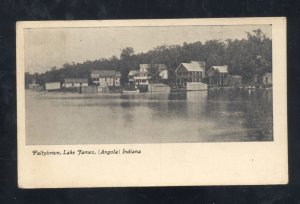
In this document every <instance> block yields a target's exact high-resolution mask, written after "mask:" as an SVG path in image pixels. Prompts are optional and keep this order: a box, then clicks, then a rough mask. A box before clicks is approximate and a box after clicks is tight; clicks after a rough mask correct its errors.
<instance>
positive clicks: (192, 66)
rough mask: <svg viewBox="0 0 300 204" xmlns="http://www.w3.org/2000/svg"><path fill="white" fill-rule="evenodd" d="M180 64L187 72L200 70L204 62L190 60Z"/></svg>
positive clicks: (203, 67) (203, 68)
mask: <svg viewBox="0 0 300 204" xmlns="http://www.w3.org/2000/svg"><path fill="white" fill-rule="evenodd" d="M180 65H182V66H184V67H185V68H186V69H187V70H188V71H189V72H201V71H204V70H205V62H201V61H191V62H190V63H181V64H180ZM180 65H179V66H178V68H179V67H180ZM178 68H177V69H178Z"/></svg>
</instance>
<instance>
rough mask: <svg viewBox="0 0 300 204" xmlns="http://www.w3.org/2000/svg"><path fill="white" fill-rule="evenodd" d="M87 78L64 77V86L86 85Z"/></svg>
mask: <svg viewBox="0 0 300 204" xmlns="http://www.w3.org/2000/svg"><path fill="white" fill-rule="evenodd" d="M88 83H89V80H88V78H66V79H65V82H64V84H63V86H64V87H66V88H69V87H82V86H88V85H89V84H88Z"/></svg>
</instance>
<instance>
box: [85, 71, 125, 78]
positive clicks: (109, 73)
mask: <svg viewBox="0 0 300 204" xmlns="http://www.w3.org/2000/svg"><path fill="white" fill-rule="evenodd" d="M116 76H117V77H120V76H121V74H120V72H116V71H115V70H93V71H92V73H91V78H97V77H116Z"/></svg>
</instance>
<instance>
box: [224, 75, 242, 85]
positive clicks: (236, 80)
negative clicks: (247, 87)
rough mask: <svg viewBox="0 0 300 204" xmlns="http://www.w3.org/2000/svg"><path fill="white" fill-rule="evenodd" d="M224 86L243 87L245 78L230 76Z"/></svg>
mask: <svg viewBox="0 0 300 204" xmlns="http://www.w3.org/2000/svg"><path fill="white" fill-rule="evenodd" d="M224 84H225V85H226V86H237V87H241V86H242V85H243V77H241V76H240V75H228V76H227V77H226V78H225V80H224Z"/></svg>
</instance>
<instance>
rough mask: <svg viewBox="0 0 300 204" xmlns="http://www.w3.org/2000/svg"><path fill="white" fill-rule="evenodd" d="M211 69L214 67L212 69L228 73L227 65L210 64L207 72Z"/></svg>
mask: <svg viewBox="0 0 300 204" xmlns="http://www.w3.org/2000/svg"><path fill="white" fill-rule="evenodd" d="M211 69H214V70H216V71H218V72H219V73H228V66H227V65H223V66H212V67H211V68H209V70H208V71H207V72H209V71H210V70H211Z"/></svg>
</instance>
